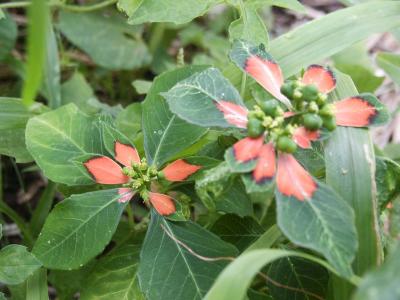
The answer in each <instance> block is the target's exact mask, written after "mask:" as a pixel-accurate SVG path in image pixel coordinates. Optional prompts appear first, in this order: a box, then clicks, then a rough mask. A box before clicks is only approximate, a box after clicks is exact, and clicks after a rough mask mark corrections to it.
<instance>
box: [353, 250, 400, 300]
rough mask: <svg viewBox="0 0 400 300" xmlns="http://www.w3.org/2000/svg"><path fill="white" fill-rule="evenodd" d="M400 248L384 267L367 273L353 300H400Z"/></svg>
mask: <svg viewBox="0 0 400 300" xmlns="http://www.w3.org/2000/svg"><path fill="white" fill-rule="evenodd" d="M399 254H400V247H397V249H396V250H395V251H394V252H393V253H392V254H391V255H390V256H389V257H388V258H387V260H386V261H385V263H384V264H383V266H381V267H380V268H378V269H376V270H374V271H372V272H370V273H367V274H366V275H365V277H364V278H363V280H362V281H361V284H360V286H359V288H358V290H357V292H356V294H355V295H354V298H352V299H353V300H376V299H379V300H394V299H400V289H399V280H400V260H399Z"/></svg>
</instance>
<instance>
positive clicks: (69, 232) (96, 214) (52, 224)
mask: <svg viewBox="0 0 400 300" xmlns="http://www.w3.org/2000/svg"><path fill="white" fill-rule="evenodd" d="M120 197H121V195H119V194H118V189H111V190H102V191H96V192H90V193H86V194H80V195H72V196H71V197H69V198H68V199H66V200H64V201H62V202H61V203H59V204H57V205H56V206H55V208H54V209H53V211H52V212H51V213H50V214H49V216H48V218H47V220H46V223H45V224H44V226H43V229H42V232H41V233H40V235H39V238H38V239H37V241H36V243H35V245H34V248H33V250H32V251H33V253H34V254H35V255H36V256H37V258H38V259H39V260H40V261H41V262H42V263H43V265H44V266H46V267H48V268H50V269H52V268H53V269H63V270H66V269H76V268H78V267H81V266H83V264H85V263H87V262H88V261H89V259H91V258H93V257H94V256H95V255H97V254H99V253H100V252H101V251H102V250H104V247H105V246H106V245H107V244H108V242H109V241H110V240H111V237H112V235H113V233H114V231H115V229H116V228H117V225H118V222H119V218H120V216H121V214H122V211H123V209H124V207H125V204H123V203H119V202H118V199H119V198H120Z"/></svg>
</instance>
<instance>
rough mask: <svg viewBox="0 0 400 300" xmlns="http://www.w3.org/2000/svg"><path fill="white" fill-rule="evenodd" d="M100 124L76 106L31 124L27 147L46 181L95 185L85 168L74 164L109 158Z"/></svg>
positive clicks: (60, 109)
mask: <svg viewBox="0 0 400 300" xmlns="http://www.w3.org/2000/svg"><path fill="white" fill-rule="evenodd" d="M96 120H97V118H96V117H89V116H87V115H85V114H84V113H82V112H80V111H79V110H78V108H77V107H76V106H75V105H73V104H69V105H67V106H63V107H61V108H59V109H56V110H54V111H51V112H48V113H45V114H42V115H40V116H37V117H34V118H31V119H30V120H29V122H28V124H27V127H26V145H27V148H28V150H29V152H30V153H31V155H32V156H33V157H34V159H35V161H36V163H37V164H38V166H39V167H40V168H41V169H42V171H43V172H44V174H45V175H46V177H48V178H49V179H51V180H53V181H55V182H60V183H65V184H69V185H79V184H91V183H93V179H92V178H91V177H90V175H89V174H88V173H87V172H86V171H85V169H84V168H83V166H82V165H81V164H77V163H74V160H76V159H78V158H79V157H82V156H84V155H91V156H93V155H95V154H105V149H103V145H102V137H101V130H100V128H99V126H98V124H97V122H96Z"/></svg>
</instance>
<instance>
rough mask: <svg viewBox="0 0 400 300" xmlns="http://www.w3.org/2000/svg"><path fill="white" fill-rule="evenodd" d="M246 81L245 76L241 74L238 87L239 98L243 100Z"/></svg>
mask: <svg viewBox="0 0 400 300" xmlns="http://www.w3.org/2000/svg"><path fill="white" fill-rule="evenodd" d="M246 79H247V75H246V73H244V72H243V74H242V84H241V86H240V97H242V99H243V98H244V94H245V93H246Z"/></svg>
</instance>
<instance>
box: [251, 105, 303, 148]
mask: <svg viewBox="0 0 400 300" xmlns="http://www.w3.org/2000/svg"><path fill="white" fill-rule="evenodd" d="M283 114H284V112H283V109H282V108H281V107H280V106H279V102H278V101H277V100H275V99H270V100H266V101H259V102H258V104H256V105H254V108H253V110H251V111H249V113H248V115H247V118H248V122H247V134H248V136H250V137H252V138H257V137H259V136H261V135H263V134H264V133H266V137H267V138H268V140H269V141H272V142H274V143H275V144H276V145H277V147H278V149H279V150H281V151H284V152H289V153H293V152H294V151H296V148H297V145H296V143H295V142H294V141H293V140H292V139H291V136H292V134H293V131H294V127H293V126H292V125H291V124H285V118H284V116H283Z"/></svg>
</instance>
